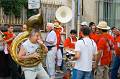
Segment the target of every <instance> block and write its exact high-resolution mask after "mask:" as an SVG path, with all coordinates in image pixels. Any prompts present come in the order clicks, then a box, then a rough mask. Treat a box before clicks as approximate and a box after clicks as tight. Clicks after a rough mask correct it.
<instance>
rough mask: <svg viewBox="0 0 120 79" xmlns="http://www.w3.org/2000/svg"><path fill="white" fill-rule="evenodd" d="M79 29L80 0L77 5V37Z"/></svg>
mask: <svg viewBox="0 0 120 79" xmlns="http://www.w3.org/2000/svg"><path fill="white" fill-rule="evenodd" d="M79 31H80V0H78V5H77V36H78V38H79Z"/></svg>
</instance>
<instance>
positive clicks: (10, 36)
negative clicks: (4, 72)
mask: <svg viewBox="0 0 120 79" xmlns="http://www.w3.org/2000/svg"><path fill="white" fill-rule="evenodd" d="M13 30H14V28H13V26H12V25H8V28H7V32H4V35H5V38H4V41H5V42H6V43H7V45H6V46H5V49H4V52H5V54H6V55H8V59H7V62H8V68H9V69H10V70H9V71H10V75H11V77H12V79H19V78H20V76H19V73H18V67H17V64H16V63H15V62H14V60H13V59H12V57H11V55H10V46H11V43H12V41H13V40H14V38H15V37H16V35H15V34H14V32H13Z"/></svg>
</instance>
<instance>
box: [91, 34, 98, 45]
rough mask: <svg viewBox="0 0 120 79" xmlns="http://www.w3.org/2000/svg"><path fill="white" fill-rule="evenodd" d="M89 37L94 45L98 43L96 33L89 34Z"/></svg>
mask: <svg viewBox="0 0 120 79" xmlns="http://www.w3.org/2000/svg"><path fill="white" fill-rule="evenodd" d="M89 37H90V38H91V39H93V40H94V41H95V42H96V43H97V42H98V41H99V39H100V35H98V34H97V33H90V35H89Z"/></svg>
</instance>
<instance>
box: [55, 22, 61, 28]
mask: <svg viewBox="0 0 120 79" xmlns="http://www.w3.org/2000/svg"><path fill="white" fill-rule="evenodd" d="M53 24H54V28H61V22H59V21H58V20H55V21H54V22H53Z"/></svg>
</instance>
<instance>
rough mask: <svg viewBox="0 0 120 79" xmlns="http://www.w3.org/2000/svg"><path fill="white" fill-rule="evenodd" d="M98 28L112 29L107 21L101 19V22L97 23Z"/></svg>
mask: <svg viewBox="0 0 120 79" xmlns="http://www.w3.org/2000/svg"><path fill="white" fill-rule="evenodd" d="M97 28H99V29H104V30H109V29H110V27H109V26H108V25H107V22H105V21H100V22H99V24H98V25H97Z"/></svg>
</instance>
